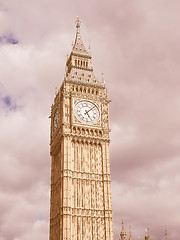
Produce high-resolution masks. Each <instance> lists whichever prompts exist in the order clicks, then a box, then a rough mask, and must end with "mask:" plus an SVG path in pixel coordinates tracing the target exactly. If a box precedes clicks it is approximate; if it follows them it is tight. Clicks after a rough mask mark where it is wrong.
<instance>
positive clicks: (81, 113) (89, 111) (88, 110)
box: [74, 101, 99, 124]
mask: <svg viewBox="0 0 180 240" xmlns="http://www.w3.org/2000/svg"><path fill="white" fill-rule="evenodd" d="M74 112H75V116H76V118H77V119H78V120H79V121H80V122H82V123H84V124H95V123H97V121H98V120H99V109H98V107H97V106H96V105H95V104H94V103H92V102H89V101H80V102H78V103H77V104H76V105H75V108H74Z"/></svg>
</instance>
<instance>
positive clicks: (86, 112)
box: [85, 110, 91, 118]
mask: <svg viewBox="0 0 180 240" xmlns="http://www.w3.org/2000/svg"><path fill="white" fill-rule="evenodd" d="M88 112H89V111H87V110H85V114H87V115H88V117H89V118H91V117H90V116H89V114H88Z"/></svg>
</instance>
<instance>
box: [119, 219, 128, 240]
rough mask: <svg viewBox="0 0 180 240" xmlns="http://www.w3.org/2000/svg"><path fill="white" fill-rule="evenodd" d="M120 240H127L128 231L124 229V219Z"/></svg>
mask: <svg viewBox="0 0 180 240" xmlns="http://www.w3.org/2000/svg"><path fill="white" fill-rule="evenodd" d="M119 240H127V238H126V231H125V229H124V219H123V218H122V231H121V233H120V237H119Z"/></svg>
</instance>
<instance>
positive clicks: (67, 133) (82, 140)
mask: <svg viewBox="0 0 180 240" xmlns="http://www.w3.org/2000/svg"><path fill="white" fill-rule="evenodd" d="M76 28H77V31H76V37H75V42H74V44H73V47H72V51H71V53H70V55H69V56H68V59H67V62H66V73H65V77H64V80H63V82H62V85H61V87H60V88H59V89H58V91H57V92H56V96H55V98H54V103H53V104H52V107H51V139H50V155H51V200H50V201H51V203H50V240H97V239H98V240H113V221H112V202H111V178H110V160H109V143H110V136H109V132H110V128H109V102H110V100H109V99H108V95H107V92H106V88H105V83H104V80H103V79H102V81H99V80H98V79H97V78H96V76H95V75H94V72H93V65H92V57H91V54H90V52H89V51H87V50H86V48H85V46H84V44H83V41H82V38H81V35H80V20H79V18H77V21H76Z"/></svg>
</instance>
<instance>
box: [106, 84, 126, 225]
mask: <svg viewBox="0 0 180 240" xmlns="http://www.w3.org/2000/svg"><path fill="white" fill-rule="evenodd" d="M106 90H107V89H106ZM122 229H124V218H123V217H122Z"/></svg>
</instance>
